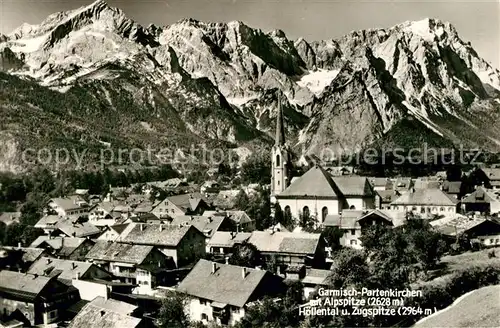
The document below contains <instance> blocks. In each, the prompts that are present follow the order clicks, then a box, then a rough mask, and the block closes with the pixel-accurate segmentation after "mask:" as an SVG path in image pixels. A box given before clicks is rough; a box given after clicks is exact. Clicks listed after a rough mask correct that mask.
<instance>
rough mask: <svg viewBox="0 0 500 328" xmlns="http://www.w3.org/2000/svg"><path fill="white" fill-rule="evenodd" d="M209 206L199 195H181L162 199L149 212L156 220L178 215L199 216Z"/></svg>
mask: <svg viewBox="0 0 500 328" xmlns="http://www.w3.org/2000/svg"><path fill="white" fill-rule="evenodd" d="M207 209H209V205H208V204H207V202H206V201H205V199H204V197H203V196H202V195H201V194H199V193H192V194H182V195H177V196H171V197H167V198H166V199H164V200H163V201H162V202H161V203H160V204H158V205H157V206H156V207H155V208H154V209H153V210H152V211H151V212H152V213H153V214H154V215H156V216H157V217H158V218H160V219H162V218H165V217H174V216H178V215H201V214H202V213H203V212H204V211H205V210H207Z"/></svg>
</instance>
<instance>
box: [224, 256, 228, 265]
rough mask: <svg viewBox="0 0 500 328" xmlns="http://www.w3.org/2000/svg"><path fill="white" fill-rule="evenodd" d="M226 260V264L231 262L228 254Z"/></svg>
mask: <svg viewBox="0 0 500 328" xmlns="http://www.w3.org/2000/svg"><path fill="white" fill-rule="evenodd" d="M225 260H226V264H229V256H226V257H225Z"/></svg>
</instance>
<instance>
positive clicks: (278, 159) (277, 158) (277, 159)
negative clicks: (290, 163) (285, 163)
mask: <svg viewBox="0 0 500 328" xmlns="http://www.w3.org/2000/svg"><path fill="white" fill-rule="evenodd" d="M268 163H269V162H268ZM276 166H280V155H276Z"/></svg>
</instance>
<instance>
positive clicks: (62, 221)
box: [35, 215, 101, 237]
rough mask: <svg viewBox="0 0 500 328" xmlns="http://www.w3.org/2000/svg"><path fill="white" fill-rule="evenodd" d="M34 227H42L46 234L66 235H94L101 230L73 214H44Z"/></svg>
mask: <svg viewBox="0 0 500 328" xmlns="http://www.w3.org/2000/svg"><path fill="white" fill-rule="evenodd" d="M35 228H39V229H43V231H44V232H45V233H46V234H50V235H64V236H68V237H95V236H97V235H98V234H99V233H100V232H101V230H100V229H99V228H97V227H96V226H95V225H93V224H91V223H89V222H88V221H85V220H83V219H82V218H81V217H79V216H75V215H72V216H58V215H46V216H43V217H42V218H41V219H40V220H38V222H37V223H36V224H35Z"/></svg>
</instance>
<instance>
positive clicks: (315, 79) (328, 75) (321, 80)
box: [297, 69, 340, 96]
mask: <svg viewBox="0 0 500 328" xmlns="http://www.w3.org/2000/svg"><path fill="white" fill-rule="evenodd" d="M339 72H340V71H339V70H326V69H319V70H317V71H309V72H307V74H305V75H303V76H302V77H301V78H300V80H299V81H297V84H298V85H299V86H300V87H303V88H307V89H309V91H311V92H312V93H313V94H314V95H316V96H319V95H320V94H321V93H323V91H324V90H325V89H326V87H328V86H329V85H330V84H331V83H332V81H333V80H334V79H335V78H336V77H337V75H338V74H339Z"/></svg>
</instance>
